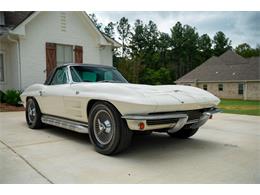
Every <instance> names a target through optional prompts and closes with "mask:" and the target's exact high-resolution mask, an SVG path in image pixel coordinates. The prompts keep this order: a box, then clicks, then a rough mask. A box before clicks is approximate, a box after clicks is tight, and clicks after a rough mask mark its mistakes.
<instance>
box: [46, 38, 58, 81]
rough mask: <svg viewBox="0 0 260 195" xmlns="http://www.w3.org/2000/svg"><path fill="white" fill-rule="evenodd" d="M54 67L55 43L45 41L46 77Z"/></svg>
mask: <svg viewBox="0 0 260 195" xmlns="http://www.w3.org/2000/svg"><path fill="white" fill-rule="evenodd" d="M55 67H56V44H55V43H46V77H47V78H48V76H49V75H50V73H51V71H52V70H53V69H54V68H55Z"/></svg>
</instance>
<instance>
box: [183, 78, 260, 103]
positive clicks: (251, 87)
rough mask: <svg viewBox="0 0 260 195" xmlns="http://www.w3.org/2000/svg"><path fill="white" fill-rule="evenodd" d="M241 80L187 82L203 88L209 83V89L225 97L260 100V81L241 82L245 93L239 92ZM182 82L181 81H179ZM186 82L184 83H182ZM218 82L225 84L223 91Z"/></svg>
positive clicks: (216, 94)
mask: <svg viewBox="0 0 260 195" xmlns="http://www.w3.org/2000/svg"><path fill="white" fill-rule="evenodd" d="M239 83H240V82H219V83H207V82H205V83H201V82H200V83H197V84H196V83H185V84H186V85H187V84H189V85H190V86H193V87H199V88H201V89H203V85H207V91H209V92H211V93H212V94H214V95H215V96H217V97H219V98H224V99H245V100H260V81H258V82H241V83H244V94H238V84H239ZM178 84H181V83H178ZM182 84H184V83H182ZM218 84H223V91H219V90H218Z"/></svg>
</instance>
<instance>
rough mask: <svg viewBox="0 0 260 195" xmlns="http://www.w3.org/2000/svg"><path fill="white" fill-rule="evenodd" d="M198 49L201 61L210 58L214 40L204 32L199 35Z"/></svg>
mask: <svg viewBox="0 0 260 195" xmlns="http://www.w3.org/2000/svg"><path fill="white" fill-rule="evenodd" d="M198 49H199V52H200V63H202V62H204V61H206V60H207V59H209V58H210V57H211V56H212V54H213V51H212V40H211V38H210V37H209V35H207V34H203V35H201V36H200V37H199V42H198Z"/></svg>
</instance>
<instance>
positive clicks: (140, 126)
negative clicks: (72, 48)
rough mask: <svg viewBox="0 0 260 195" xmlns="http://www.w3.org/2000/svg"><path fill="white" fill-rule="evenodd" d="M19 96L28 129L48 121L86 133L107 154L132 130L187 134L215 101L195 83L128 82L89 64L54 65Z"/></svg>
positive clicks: (120, 146) (213, 110)
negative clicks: (53, 68)
mask: <svg viewBox="0 0 260 195" xmlns="http://www.w3.org/2000/svg"><path fill="white" fill-rule="evenodd" d="M21 99H22V101H23V104H24V106H25V107H26V121H27V124H28V126H29V127H30V128H32V129H38V128H41V127H43V125H44V124H49V125H54V126H58V127H62V128H65V129H69V130H73V131H77V132H80V133H89V136H90V140H91V142H92V143H93V145H94V146H95V149H96V151H98V152H100V153H102V154H107V155H109V154H115V153H118V152H121V151H123V150H124V149H126V148H127V147H128V146H129V144H130V142H131V138H132V135H133V133H134V132H137V131H139V132H140V131H142V132H144V133H145V132H147V133H150V132H152V131H158V132H166V133H168V134H169V135H170V136H171V137H176V138H188V137H190V136H192V135H194V134H195V133H196V132H197V131H198V129H199V127H200V126H202V125H203V124H204V123H205V122H206V121H207V120H208V119H209V118H211V116H212V114H213V113H216V112H217V111H218V110H217V109H216V108H215V106H216V105H217V104H218V103H219V102H220V100H219V99H218V98H217V97H215V96H214V95H212V94H211V93H209V92H207V91H204V90H202V89H199V88H195V87H190V86H181V85H159V86H150V85H138V84H130V83H128V82H127V81H126V79H124V77H123V76H122V75H121V74H120V73H119V72H118V71H117V70H116V69H115V68H114V67H111V66H101V65H88V64H86V65H84V64H83V65H77V64H66V65H62V66H59V67H57V68H56V69H55V70H54V71H53V73H52V74H51V75H50V77H49V78H48V79H47V80H46V82H45V83H44V84H34V85H31V86H30V87H28V88H27V89H26V90H25V91H24V92H23V93H22V95H21Z"/></svg>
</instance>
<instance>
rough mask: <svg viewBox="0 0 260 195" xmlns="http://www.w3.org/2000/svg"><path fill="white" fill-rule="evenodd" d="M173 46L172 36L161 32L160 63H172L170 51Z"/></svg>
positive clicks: (159, 44)
mask: <svg viewBox="0 0 260 195" xmlns="http://www.w3.org/2000/svg"><path fill="white" fill-rule="evenodd" d="M170 47H171V37H170V36H169V34H167V33H163V32H160V36H159V40H158V52H159V56H160V59H159V60H160V64H161V65H164V66H166V65H168V64H169V63H170V58H169V52H170Z"/></svg>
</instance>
